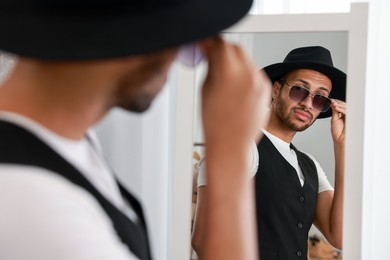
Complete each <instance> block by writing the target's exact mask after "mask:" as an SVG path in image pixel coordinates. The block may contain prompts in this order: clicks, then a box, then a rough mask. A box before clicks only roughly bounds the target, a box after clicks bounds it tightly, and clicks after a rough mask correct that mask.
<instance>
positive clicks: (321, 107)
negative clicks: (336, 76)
mask: <svg viewBox="0 0 390 260" xmlns="http://www.w3.org/2000/svg"><path fill="white" fill-rule="evenodd" d="M331 102H332V101H331V100H330V99H329V98H327V97H325V96H322V95H318V94H317V95H314V98H313V107H314V108H315V109H317V110H318V111H321V112H325V111H326V110H328V109H329V107H330V103H331Z"/></svg>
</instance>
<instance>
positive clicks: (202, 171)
mask: <svg viewBox="0 0 390 260" xmlns="http://www.w3.org/2000/svg"><path fill="white" fill-rule="evenodd" d="M249 156H250V157H249V158H248V159H249V160H250V163H251V169H250V172H249V176H250V178H253V177H254V176H255V175H256V172H257V168H258V167H259V153H258V152H257V145H256V142H253V143H252V146H251V153H250V155H249ZM198 167H199V168H198V170H199V174H198V187H201V186H206V185H207V180H206V159H205V158H203V159H202V161H201V162H200V163H199V166H198Z"/></svg>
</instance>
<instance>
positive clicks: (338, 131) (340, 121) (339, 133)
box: [331, 99, 347, 144]
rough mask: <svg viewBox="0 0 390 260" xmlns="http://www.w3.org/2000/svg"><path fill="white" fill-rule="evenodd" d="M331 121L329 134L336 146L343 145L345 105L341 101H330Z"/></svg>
mask: <svg viewBox="0 0 390 260" xmlns="http://www.w3.org/2000/svg"><path fill="white" fill-rule="evenodd" d="M331 107H332V120H331V132H332V137H333V142H335V143H336V144H344V143H345V116H346V113H347V104H346V103H345V102H343V101H341V100H338V99H333V100H332V104H331Z"/></svg>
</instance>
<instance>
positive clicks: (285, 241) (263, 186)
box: [255, 136, 318, 260]
mask: <svg viewBox="0 0 390 260" xmlns="http://www.w3.org/2000/svg"><path fill="white" fill-rule="evenodd" d="M257 148H258V151H259V168H258V170H257V174H256V179H255V180H256V213H257V228H258V236H259V249H260V256H261V257H260V259H261V260H276V259H279V260H290V259H307V244H308V232H309V229H310V227H311V225H312V223H313V218H314V212H315V206H316V200H317V193H318V175H317V169H316V167H315V164H314V162H313V161H312V160H311V159H310V158H309V157H308V156H307V155H306V154H304V153H302V152H299V151H298V150H297V149H295V147H293V146H292V148H293V149H294V150H295V152H296V154H297V157H298V163H299V166H300V167H301V169H302V172H303V175H304V176H305V183H304V185H303V187H302V186H301V184H300V182H299V178H298V175H297V173H296V171H295V169H294V167H292V166H291V165H290V164H289V163H288V162H287V161H286V159H284V157H283V156H282V155H281V154H280V153H279V151H278V150H277V149H276V147H275V146H274V145H273V144H272V142H271V141H270V140H269V139H268V138H267V136H264V137H263V138H262V140H261V141H260V143H259V144H258V146H257Z"/></svg>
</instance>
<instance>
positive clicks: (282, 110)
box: [274, 96, 315, 132]
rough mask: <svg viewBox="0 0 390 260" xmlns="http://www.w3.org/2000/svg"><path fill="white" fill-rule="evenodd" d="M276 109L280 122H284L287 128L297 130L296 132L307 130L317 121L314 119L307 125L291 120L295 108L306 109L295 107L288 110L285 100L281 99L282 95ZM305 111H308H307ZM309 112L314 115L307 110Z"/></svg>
mask: <svg viewBox="0 0 390 260" xmlns="http://www.w3.org/2000/svg"><path fill="white" fill-rule="evenodd" d="M274 109H275V112H276V115H277V116H278V118H279V120H280V122H282V123H283V124H284V125H285V126H286V127H287V128H289V129H291V130H293V131H296V132H302V131H304V130H306V129H307V128H309V126H311V125H312V124H313V123H314V121H315V120H314V121H313V122H310V123H308V124H306V125H297V124H296V123H294V122H293V121H292V120H291V117H292V113H293V112H294V111H295V110H297V109H301V110H304V109H302V108H293V109H291V110H290V111H288V110H287V106H286V102H284V101H283V100H282V99H281V96H279V97H278V98H277V100H276V104H275V108H274ZM305 112H307V111H305ZM307 113H309V114H310V115H311V116H312V117H313V115H312V114H311V113H310V112H307Z"/></svg>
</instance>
